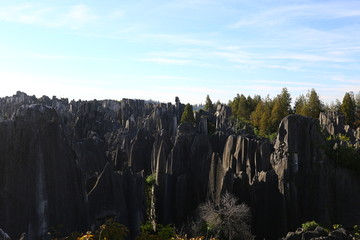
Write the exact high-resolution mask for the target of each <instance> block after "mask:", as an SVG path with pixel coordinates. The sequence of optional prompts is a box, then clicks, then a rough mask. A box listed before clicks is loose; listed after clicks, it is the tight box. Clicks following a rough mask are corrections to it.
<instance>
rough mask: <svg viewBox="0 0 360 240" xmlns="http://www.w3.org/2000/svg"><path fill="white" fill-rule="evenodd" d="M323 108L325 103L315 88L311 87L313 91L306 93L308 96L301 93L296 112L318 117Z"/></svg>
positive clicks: (296, 103) (296, 104)
mask: <svg viewBox="0 0 360 240" xmlns="http://www.w3.org/2000/svg"><path fill="white" fill-rule="evenodd" d="M322 110H323V104H322V102H321V101H320V99H319V96H318V94H317V93H316V91H315V89H311V91H309V92H308V93H307V94H306V97H305V96H304V95H300V96H299V98H298V99H297V100H296V102H295V113H296V114H301V115H303V116H308V117H312V118H318V117H319V114H320V112H321V111H322Z"/></svg>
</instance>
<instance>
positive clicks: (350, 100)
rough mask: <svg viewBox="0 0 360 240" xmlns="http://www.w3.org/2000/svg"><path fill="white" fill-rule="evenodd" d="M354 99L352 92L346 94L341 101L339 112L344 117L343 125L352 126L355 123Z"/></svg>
mask: <svg viewBox="0 0 360 240" xmlns="http://www.w3.org/2000/svg"><path fill="white" fill-rule="evenodd" d="M355 109H356V104H355V99H354V94H353V93H352V92H350V93H349V92H347V93H345V95H344V98H343V101H342V103H341V106H340V112H341V113H342V114H344V116H345V124H348V125H350V126H353V124H354V123H355Z"/></svg>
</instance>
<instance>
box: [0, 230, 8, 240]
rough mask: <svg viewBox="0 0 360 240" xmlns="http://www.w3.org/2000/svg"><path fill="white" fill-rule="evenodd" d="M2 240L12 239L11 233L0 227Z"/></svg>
mask: <svg viewBox="0 0 360 240" xmlns="http://www.w3.org/2000/svg"><path fill="white" fill-rule="evenodd" d="M0 240H11V239H10V237H9V235H8V234H7V233H6V232H4V231H3V230H2V229H1V228H0Z"/></svg>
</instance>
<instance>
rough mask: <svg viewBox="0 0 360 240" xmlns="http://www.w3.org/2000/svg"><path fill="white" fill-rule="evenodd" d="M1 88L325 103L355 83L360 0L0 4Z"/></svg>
mask: <svg viewBox="0 0 360 240" xmlns="http://www.w3.org/2000/svg"><path fill="white" fill-rule="evenodd" d="M0 30H1V37H0V80H1V83H2V86H1V88H0V96H9V95H13V94H14V93H15V92H16V91H17V90H21V91H25V92H26V93H28V94H30V95H33V94H34V95H36V96H38V97H40V96H42V95H48V96H50V97H51V96H53V95H56V96H58V97H66V98H69V99H76V100H77V99H83V100H91V99H118V100H120V99H122V98H140V99H153V100H159V101H163V102H174V98H175V96H179V98H180V100H181V101H182V102H184V103H187V102H190V103H202V102H204V101H205V97H206V95H207V94H209V95H210V97H211V98H212V100H213V101H216V100H218V99H219V100H220V101H222V102H227V101H228V100H229V99H232V98H233V97H235V96H236V94H237V93H240V94H241V93H243V94H244V95H251V96H253V95H254V94H260V95H262V96H263V97H265V96H266V95H268V94H269V95H270V96H271V97H274V96H276V95H277V94H278V93H280V92H281V89H282V88H283V87H287V88H288V90H289V92H290V93H291V95H292V98H293V100H295V99H296V98H297V97H298V95H299V94H306V93H307V91H308V90H309V89H311V88H315V89H316V90H317V92H318V94H319V95H320V97H321V99H322V100H323V101H324V102H328V103H330V102H331V101H334V100H335V99H340V100H341V99H342V97H343V95H344V93H345V92H349V91H353V92H355V93H357V92H359V91H360V1H358V0H357V1H344V0H339V1H331V0H328V1H322V0H316V1H315V0H314V1H295V0H288V1H278V0H276V1H275V0H266V1H265V0H258V1H253V0H249V1H247V0H237V1H235V0H234V1H232V0H222V1H211V0H179V1H172V0H167V1H156V0H151V1H150V0H139V1H95V0H94V1H66V0H63V1H51V0H41V1H17V0H0Z"/></svg>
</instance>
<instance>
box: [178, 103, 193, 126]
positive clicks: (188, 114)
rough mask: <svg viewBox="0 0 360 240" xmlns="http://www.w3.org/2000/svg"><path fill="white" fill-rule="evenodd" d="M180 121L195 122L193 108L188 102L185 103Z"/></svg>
mask: <svg viewBox="0 0 360 240" xmlns="http://www.w3.org/2000/svg"><path fill="white" fill-rule="evenodd" d="M180 122H181V123H195V118H194V112H193V108H192V106H191V105H190V103H188V104H186V106H185V109H184V112H183V114H182V115H181V120H180Z"/></svg>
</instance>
